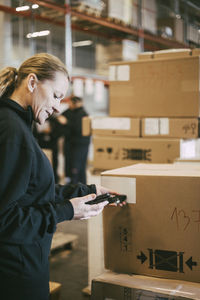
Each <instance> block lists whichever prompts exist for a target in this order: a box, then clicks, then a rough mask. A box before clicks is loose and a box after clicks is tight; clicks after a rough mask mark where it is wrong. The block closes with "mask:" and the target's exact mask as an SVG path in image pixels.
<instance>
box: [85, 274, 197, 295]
mask: <svg viewBox="0 0 200 300" xmlns="http://www.w3.org/2000/svg"><path fill="white" fill-rule="evenodd" d="M91 299H92V300H102V299H115V300H127V299H128V300H136V299H142V300H153V299H162V300H184V299H185V300H186V299H200V284H198V283H191V282H186V281H180V280H169V279H161V278H154V277H148V276H141V275H127V274H119V273H113V272H111V271H107V272H105V273H103V274H102V275H100V276H98V277H97V278H95V279H93V282H92V295H91Z"/></svg>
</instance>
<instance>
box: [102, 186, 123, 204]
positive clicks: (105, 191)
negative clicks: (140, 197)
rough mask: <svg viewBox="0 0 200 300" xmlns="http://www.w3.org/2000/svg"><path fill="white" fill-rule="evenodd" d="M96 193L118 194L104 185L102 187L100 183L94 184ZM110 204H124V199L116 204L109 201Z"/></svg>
mask: <svg viewBox="0 0 200 300" xmlns="http://www.w3.org/2000/svg"><path fill="white" fill-rule="evenodd" d="M96 193H97V196H99V195H103V194H106V193H109V194H112V195H119V193H117V192H115V191H113V190H111V189H108V188H106V187H103V186H100V185H96ZM109 205H110V206H118V205H119V206H124V205H126V201H123V202H122V203H119V204H116V203H111V204H109Z"/></svg>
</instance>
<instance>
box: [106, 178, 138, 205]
mask: <svg viewBox="0 0 200 300" xmlns="http://www.w3.org/2000/svg"><path fill="white" fill-rule="evenodd" d="M101 185H102V186H104V187H106V188H109V189H111V190H113V191H115V192H117V193H119V194H125V195H127V203H136V178H133V177H120V176H104V175H102V176H101Z"/></svg>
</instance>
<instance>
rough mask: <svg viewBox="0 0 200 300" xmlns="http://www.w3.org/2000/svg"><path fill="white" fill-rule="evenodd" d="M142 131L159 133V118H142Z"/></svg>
mask: <svg viewBox="0 0 200 300" xmlns="http://www.w3.org/2000/svg"><path fill="white" fill-rule="evenodd" d="M144 133H145V134H146V135H157V134H159V119H158V118H145V119H144Z"/></svg>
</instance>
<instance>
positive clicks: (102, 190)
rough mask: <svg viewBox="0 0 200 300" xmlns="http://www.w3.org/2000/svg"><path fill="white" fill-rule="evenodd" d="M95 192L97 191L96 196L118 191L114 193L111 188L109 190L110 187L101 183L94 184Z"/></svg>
mask: <svg viewBox="0 0 200 300" xmlns="http://www.w3.org/2000/svg"><path fill="white" fill-rule="evenodd" d="M96 193H97V196H99V195H103V194H106V193H109V194H114V195H119V193H116V192H114V191H113V190H110V189H108V188H106V187H103V186H101V185H96Z"/></svg>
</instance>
